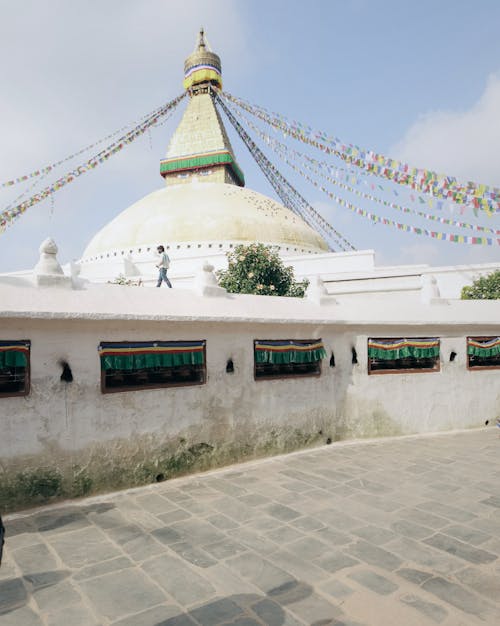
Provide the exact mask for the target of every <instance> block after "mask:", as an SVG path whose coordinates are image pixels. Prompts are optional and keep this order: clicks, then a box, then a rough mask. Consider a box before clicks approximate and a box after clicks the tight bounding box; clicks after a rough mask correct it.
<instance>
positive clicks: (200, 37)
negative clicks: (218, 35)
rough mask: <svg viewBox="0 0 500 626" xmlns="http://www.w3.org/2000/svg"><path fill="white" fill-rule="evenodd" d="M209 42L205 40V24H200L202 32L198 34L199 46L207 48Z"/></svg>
mask: <svg viewBox="0 0 500 626" xmlns="http://www.w3.org/2000/svg"><path fill="white" fill-rule="evenodd" d="M206 47H207V44H206V42H205V29H204V28H203V26H200V33H199V35H198V48H206Z"/></svg>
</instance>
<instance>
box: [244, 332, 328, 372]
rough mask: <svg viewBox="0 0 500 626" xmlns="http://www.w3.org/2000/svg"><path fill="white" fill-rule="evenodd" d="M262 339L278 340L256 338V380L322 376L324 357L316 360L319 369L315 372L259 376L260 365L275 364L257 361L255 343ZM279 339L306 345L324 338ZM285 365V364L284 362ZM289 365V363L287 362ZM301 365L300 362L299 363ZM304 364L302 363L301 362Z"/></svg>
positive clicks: (254, 361)
mask: <svg viewBox="0 0 500 626" xmlns="http://www.w3.org/2000/svg"><path fill="white" fill-rule="evenodd" d="M260 341H278V340H276V339H254V341H253V355H254V356H253V377H254V380H255V381H256V382H261V381H264V380H290V379H294V378H319V377H320V376H321V371H322V368H321V361H322V359H319V360H318V361H314V362H313V363H315V364H317V369H316V371H314V372H307V373H305V374H297V373H292V374H276V375H270V376H258V375H257V368H258V366H262V365H264V366H265V365H273V366H274V364H272V363H269V364H267V363H257V362H256V360H255V344H256V343H257V342H260ZM279 341H293V342H294V343H301V344H304V345H307V344H313V343H318V341H322V339H321V338H320V339H280V340H279ZM283 365H284V364H283ZM286 365H287V366H288V364H286ZM297 365H299V364H297ZM300 365H302V364H300Z"/></svg>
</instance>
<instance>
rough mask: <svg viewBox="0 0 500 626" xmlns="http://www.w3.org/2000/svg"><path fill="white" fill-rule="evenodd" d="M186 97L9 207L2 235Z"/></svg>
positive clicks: (0, 223)
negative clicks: (40, 203) (35, 207)
mask: <svg viewBox="0 0 500 626" xmlns="http://www.w3.org/2000/svg"><path fill="white" fill-rule="evenodd" d="M185 95H186V93H183V94H181V95H180V96H178V97H177V98H175V99H174V100H171V101H170V102H168V103H167V104H165V105H164V106H162V107H160V108H159V109H157V110H156V111H154V112H153V113H152V114H150V115H148V116H146V118H145V119H144V120H143V121H141V122H140V123H139V124H138V125H137V126H135V127H134V128H132V129H131V130H130V131H129V132H127V133H126V134H124V135H122V136H121V137H120V138H119V139H117V140H116V141H114V142H113V143H111V144H110V145H108V146H107V147H106V148H105V149H104V150H102V151H101V152H99V153H98V154H96V155H95V156H93V157H91V158H90V159H89V160H88V161H87V162H86V163H83V164H81V165H79V166H78V167H77V168H75V169H74V170H72V171H71V172H68V173H67V174H65V175H64V176H61V177H60V178H58V179H57V180H56V181H55V182H53V183H52V184H51V185H49V186H48V187H45V188H44V189H42V191H40V192H38V193H36V194H34V195H33V196H31V197H30V198H28V199H27V200H25V201H24V202H21V203H20V204H17V205H16V206H14V207H12V208H11V207H9V208H7V209H4V210H3V211H2V212H1V213H0V233H2V232H4V231H5V230H6V228H7V227H8V226H10V225H11V224H12V223H13V222H14V221H15V220H16V219H18V218H19V217H20V216H21V215H22V214H23V213H24V212H25V211H26V210H27V209H28V208H30V207H32V206H33V205H35V204H37V203H38V202H41V201H42V200H45V199H46V198H48V197H49V196H51V195H52V194H54V193H55V192H56V191H58V190H59V189H62V187H65V186H66V185H68V184H69V183H72V182H73V181H74V180H75V179H76V178H78V177H79V176H82V175H83V174H85V173H87V172H89V171H91V170H93V169H95V168H96V167H97V166H98V165H100V164H101V163H104V162H105V161H107V160H108V159H109V158H110V157H111V156H113V155H114V154H117V153H118V152H120V151H121V150H123V148H125V146H127V145H129V144H131V143H132V142H133V141H135V140H136V139H137V138H138V137H141V136H142V135H143V134H144V133H145V132H146V131H147V130H148V129H149V128H150V127H152V126H155V125H156V124H157V123H158V121H159V120H160V119H161V118H162V117H164V116H165V115H167V114H168V113H170V112H172V111H173V110H174V109H175V108H176V107H177V105H178V104H179V102H180V101H181V100H182V99H183V98H184V97H185Z"/></svg>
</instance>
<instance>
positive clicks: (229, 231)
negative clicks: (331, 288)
mask: <svg viewBox="0 0 500 626" xmlns="http://www.w3.org/2000/svg"><path fill="white" fill-rule="evenodd" d="M254 241H258V242H262V243H270V244H274V245H278V246H280V247H283V248H290V249H292V251H295V252H325V251H327V250H328V246H327V245H326V243H325V242H324V240H323V239H322V238H321V237H320V235H318V233H316V231H314V230H313V229H312V228H310V227H309V226H308V225H307V224H306V223H305V222H304V221H303V220H302V219H301V218H300V217H298V216H297V215H295V214H294V213H292V211H290V210H289V209H287V208H285V207H284V206H283V205H281V204H279V203H278V202H276V201H275V200H272V199H271V198H268V197H266V196H264V195H263V194H261V193H258V192H256V191H252V190H251V189H247V188H245V187H237V186H236V185H230V184H226V183H205V182H203V183H200V182H197V181H196V180H194V181H193V182H191V183H190V184H187V185H173V186H172V187H165V188H164V189H160V190H158V191H154V192H153V193H150V194H149V195H147V196H145V197H144V198H142V199H141V200H139V201H138V202H136V203H135V204H133V205H132V206H130V207H129V208H128V209H125V211H123V212H122V213H120V214H119V215H118V216H117V217H115V218H114V219H113V220H112V221H111V222H109V223H108V224H107V225H106V226H104V228H102V229H101V230H100V231H99V232H98V233H97V234H96V235H95V236H94V237H93V238H92V240H91V241H90V243H89V244H88V246H87V248H86V250H85V252H84V253H83V257H82V261H84V262H85V261H95V260H97V259H98V258H100V257H101V255H106V254H108V253H109V252H111V251H113V252H115V251H119V252H120V253H121V251H122V250H123V251H125V252H126V253H127V254H130V253H132V254H134V253H136V252H137V251H138V249H139V248H141V250H142V249H143V248H145V247H147V246H150V247H152V248H153V249H154V248H155V247H156V245H158V244H159V243H162V244H164V245H167V244H169V243H174V244H176V245H177V244H180V245H181V248H182V249H184V248H185V246H186V245H187V244H190V245H191V248H192V249H193V250H194V249H196V247H197V245H198V244H207V243H208V242H212V243H214V244H217V245H218V244H219V243H221V242H223V243H224V244H227V243H228V242H230V243H232V244H239V243H246V242H254ZM224 247H225V246H224Z"/></svg>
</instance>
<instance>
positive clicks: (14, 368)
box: [0, 339, 31, 397]
mask: <svg viewBox="0 0 500 626" xmlns="http://www.w3.org/2000/svg"><path fill="white" fill-rule="evenodd" d="M30 347H31V342H30V341H28V340H27V339H23V340H21V341H19V340H16V341H10V340H0V397H6V396H26V395H28V394H29V391H30Z"/></svg>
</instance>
